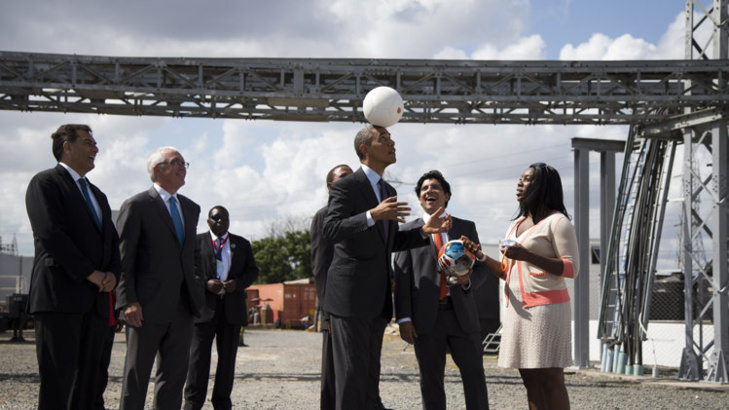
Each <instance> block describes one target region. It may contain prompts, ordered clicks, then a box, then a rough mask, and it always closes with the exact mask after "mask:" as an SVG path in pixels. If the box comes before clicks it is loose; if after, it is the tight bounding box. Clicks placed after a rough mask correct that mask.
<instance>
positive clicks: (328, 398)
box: [319, 319, 337, 410]
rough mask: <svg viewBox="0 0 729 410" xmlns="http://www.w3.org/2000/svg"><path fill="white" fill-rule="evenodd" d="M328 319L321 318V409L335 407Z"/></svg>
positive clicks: (332, 408) (330, 335)
mask: <svg viewBox="0 0 729 410" xmlns="http://www.w3.org/2000/svg"><path fill="white" fill-rule="evenodd" d="M329 326H330V323H329V320H328V319H326V320H322V344H321V397H320V398H319V404H320V408H321V410H334V409H335V408H336V407H335V406H336V402H337V398H336V394H337V392H336V389H335V383H334V379H335V376H334V374H335V373H334V354H333V350H332V333H331V331H330V327H329Z"/></svg>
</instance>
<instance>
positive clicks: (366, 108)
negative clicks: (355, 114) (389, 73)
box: [362, 87, 403, 128]
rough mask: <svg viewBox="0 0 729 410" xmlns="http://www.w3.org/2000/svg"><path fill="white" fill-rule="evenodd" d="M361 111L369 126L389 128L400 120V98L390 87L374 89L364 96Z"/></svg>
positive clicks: (401, 105)
mask: <svg viewBox="0 0 729 410" xmlns="http://www.w3.org/2000/svg"><path fill="white" fill-rule="evenodd" d="M362 111H363V112H364V116H365V118H367V121H369V123H370V124H372V125H377V126H379V127H384V128H387V127H390V126H392V125H395V124H397V122H398V121H400V118H402V111H403V104H402V97H400V94H399V93H398V92H397V91H395V90H393V89H392V88H390V87H377V88H374V89H372V90H371V91H370V92H368V93H367V95H366V96H365V98H364V101H363V102H362Z"/></svg>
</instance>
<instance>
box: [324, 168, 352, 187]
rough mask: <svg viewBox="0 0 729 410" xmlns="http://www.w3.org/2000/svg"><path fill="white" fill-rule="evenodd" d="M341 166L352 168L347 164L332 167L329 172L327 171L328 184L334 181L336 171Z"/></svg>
mask: <svg viewBox="0 0 729 410" xmlns="http://www.w3.org/2000/svg"><path fill="white" fill-rule="evenodd" d="M341 167H347V168H349V169H352V168H350V167H349V165H347V164H339V165H337V166H336V167H334V168H332V169H330V170H329V172H327V184H331V183H332V181H334V174H335V173H334V171H336V170H337V169H339V168H341Z"/></svg>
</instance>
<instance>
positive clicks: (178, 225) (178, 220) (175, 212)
mask: <svg viewBox="0 0 729 410" xmlns="http://www.w3.org/2000/svg"><path fill="white" fill-rule="evenodd" d="M170 215H171V216H172V223H173V224H175V231H177V239H179V240H180V245H182V244H183V243H184V242H185V229H184V228H183V227H182V217H180V210H179V209H177V201H176V200H175V197H174V196H171V197H170Z"/></svg>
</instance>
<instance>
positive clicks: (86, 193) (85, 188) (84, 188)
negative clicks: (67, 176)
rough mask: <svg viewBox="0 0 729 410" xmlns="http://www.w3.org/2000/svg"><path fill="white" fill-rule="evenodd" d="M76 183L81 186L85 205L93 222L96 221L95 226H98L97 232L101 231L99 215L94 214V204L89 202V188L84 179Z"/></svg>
mask: <svg viewBox="0 0 729 410" xmlns="http://www.w3.org/2000/svg"><path fill="white" fill-rule="evenodd" d="M78 183H79V185H81V192H83V194H84V198H85V199H86V205H88V206H89V209H90V210H91V215H93V216H94V221H96V226H98V227H99V230H101V219H99V214H97V213H96V208H94V203H93V202H91V196H89V187H88V185H87V184H86V178H79V179H78Z"/></svg>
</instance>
